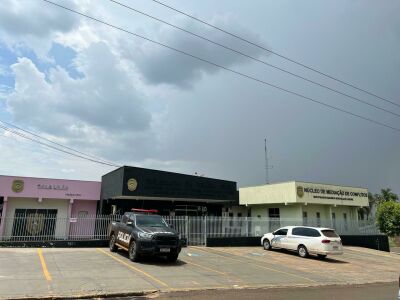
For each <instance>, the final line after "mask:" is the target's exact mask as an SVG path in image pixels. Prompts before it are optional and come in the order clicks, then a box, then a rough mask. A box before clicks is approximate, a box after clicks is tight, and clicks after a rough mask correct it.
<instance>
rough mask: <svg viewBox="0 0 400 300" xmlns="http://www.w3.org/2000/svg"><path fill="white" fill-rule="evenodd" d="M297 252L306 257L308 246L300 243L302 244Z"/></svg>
mask: <svg viewBox="0 0 400 300" xmlns="http://www.w3.org/2000/svg"><path fill="white" fill-rule="evenodd" d="M297 253H298V254H299V256H300V257H302V258H306V257H307V256H308V250H307V248H306V246H304V245H300V246H299V247H298V248H297Z"/></svg>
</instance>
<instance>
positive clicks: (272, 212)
mask: <svg viewBox="0 0 400 300" xmlns="http://www.w3.org/2000/svg"><path fill="white" fill-rule="evenodd" d="M268 216H269V217H270V218H280V213H279V208H269V209H268Z"/></svg>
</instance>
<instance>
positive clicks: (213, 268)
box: [0, 247, 400, 298]
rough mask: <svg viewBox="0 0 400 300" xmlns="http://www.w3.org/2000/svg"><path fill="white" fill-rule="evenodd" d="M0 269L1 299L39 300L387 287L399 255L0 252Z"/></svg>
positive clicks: (355, 251) (399, 265)
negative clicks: (168, 256) (167, 256)
mask: <svg viewBox="0 0 400 300" xmlns="http://www.w3.org/2000/svg"><path fill="white" fill-rule="evenodd" d="M0 266H1V267H0V298H24V297H37V298H44V297H79V296H85V295H94V296H96V295H118V294H129V295H140V294H143V293H144V294H147V293H154V292H158V291H162V292H168V291H178V290H195V289H215V288H217V289H242V288H258V287H286V286H289V287H296V286H318V285H334V284H345V285H347V284H363V283H372V282H394V281H397V280H398V277H399V273H400V256H399V255H397V254H391V253H386V252H379V251H375V250H369V249H363V248H353V247H347V248H346V249H345V254H344V255H342V256H337V257H332V258H328V259H326V260H320V259H318V258H309V259H301V258H299V257H298V256H297V255H295V254H292V253H287V252H283V251H264V250H263V249H262V248H261V247H238V248H204V247H189V248H186V249H183V251H182V253H181V255H180V258H179V261H178V262H177V263H176V264H171V263H168V262H166V261H165V260H163V259H160V258H159V259H146V260H144V261H143V262H141V263H133V262H131V261H130V260H129V259H128V258H127V256H126V254H125V253H124V252H118V253H110V252H109V251H108V249H106V248H101V249H96V248H85V249H80V248H78V249H77V248H75V249H74V248H69V249H60V248H52V249H50V248H49V249H46V248H45V249H33V248H29V249H15V248H0Z"/></svg>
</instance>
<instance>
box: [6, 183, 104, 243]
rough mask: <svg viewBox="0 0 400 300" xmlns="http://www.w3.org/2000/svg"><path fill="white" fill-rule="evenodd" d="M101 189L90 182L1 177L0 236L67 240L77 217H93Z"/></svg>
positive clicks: (97, 184)
mask: <svg viewBox="0 0 400 300" xmlns="http://www.w3.org/2000/svg"><path fill="white" fill-rule="evenodd" d="M100 186H101V183H100V182H93V181H77V180H61V179H49V178H32V177H15V176H0V216H1V220H0V237H3V238H7V237H11V236H13V237H15V236H24V237H27V236H30V235H35V236H41V235H42V236H48V237H49V238H51V237H52V236H57V237H61V236H65V237H68V236H69V235H70V233H71V232H74V231H76V230H77V227H79V225H80V224H79V220H77V219H78V218H83V217H87V216H94V215H96V212H97V204H98V201H99V199H100ZM71 220H72V221H71ZM67 221H68V222H67ZM46 222H47V223H46ZM49 222H53V223H54V224H53V223H52V224H48V223H49ZM91 226H92V225H91V224H89V225H88V226H86V227H91ZM42 231H43V232H42ZM89 231H90V228H89Z"/></svg>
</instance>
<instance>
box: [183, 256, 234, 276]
mask: <svg viewBox="0 0 400 300" xmlns="http://www.w3.org/2000/svg"><path fill="white" fill-rule="evenodd" d="M181 261H183V262H185V263H187V264H189V265H194V266H196V267H199V268H201V269H204V270H208V271H212V272H215V273H218V274H221V275H224V276H227V275H228V274H227V273H224V272H221V271H218V270H214V269H212V268H209V267H206V266H202V265H199V264H196V263H193V262H190V261H187V260H182V259H181Z"/></svg>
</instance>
